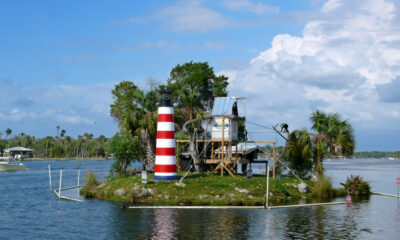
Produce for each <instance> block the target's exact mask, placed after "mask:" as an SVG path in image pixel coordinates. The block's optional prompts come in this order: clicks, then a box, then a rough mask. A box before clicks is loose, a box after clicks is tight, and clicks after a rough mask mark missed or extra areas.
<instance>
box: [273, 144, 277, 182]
mask: <svg viewBox="0 0 400 240" xmlns="http://www.w3.org/2000/svg"><path fill="white" fill-rule="evenodd" d="M272 152H273V153H272V155H273V158H274V162H273V169H272V176H273V178H274V179H275V178H276V174H275V162H276V159H275V158H276V157H275V143H273V147H272Z"/></svg>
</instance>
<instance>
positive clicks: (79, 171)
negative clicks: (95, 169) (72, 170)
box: [78, 169, 81, 186]
mask: <svg viewBox="0 0 400 240" xmlns="http://www.w3.org/2000/svg"><path fill="white" fill-rule="evenodd" d="M80 175H81V170H80V169H78V186H79V176H80Z"/></svg>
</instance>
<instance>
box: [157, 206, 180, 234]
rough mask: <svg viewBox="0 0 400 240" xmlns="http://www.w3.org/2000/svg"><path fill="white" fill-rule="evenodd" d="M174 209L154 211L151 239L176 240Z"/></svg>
mask: <svg viewBox="0 0 400 240" xmlns="http://www.w3.org/2000/svg"><path fill="white" fill-rule="evenodd" d="M176 215H178V213H177V212H176V211H174V209H155V210H154V224H153V234H152V236H153V237H152V239H176V237H175V233H176V219H177V217H178V218H179V216H176Z"/></svg>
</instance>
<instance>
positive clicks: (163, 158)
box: [153, 90, 178, 181]
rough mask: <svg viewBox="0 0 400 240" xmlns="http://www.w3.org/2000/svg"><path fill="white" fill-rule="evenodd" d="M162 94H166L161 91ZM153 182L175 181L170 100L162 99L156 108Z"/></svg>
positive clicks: (173, 134)
mask: <svg viewBox="0 0 400 240" xmlns="http://www.w3.org/2000/svg"><path fill="white" fill-rule="evenodd" d="M161 93H162V94H168V93H169V92H168V90H163V91H162V92H161ZM153 179H154V180H157V181H170V180H177V179H178V176H177V174H176V155H175V128H174V107H173V106H172V104H171V100H170V99H168V98H167V97H165V96H164V97H163V98H162V99H161V101H160V106H159V107H158V122H157V143H156V168H155V174H154V178H153Z"/></svg>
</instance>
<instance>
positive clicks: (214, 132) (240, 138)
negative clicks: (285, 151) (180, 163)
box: [177, 97, 275, 176]
mask: <svg viewBox="0 0 400 240" xmlns="http://www.w3.org/2000/svg"><path fill="white" fill-rule="evenodd" d="M244 100H245V99H244V98H240V97H217V98H215V100H214V104H213V109H212V112H211V114H209V115H207V116H205V117H203V118H202V119H201V120H202V126H203V128H204V130H205V133H204V134H202V136H201V137H199V138H198V139H196V142H197V143H198V144H196V146H197V145H199V146H200V145H201V146H202V148H203V149H202V150H201V153H200V154H199V157H201V159H202V161H203V162H204V163H205V164H207V165H209V166H210V168H212V169H213V171H217V170H220V171H221V175H223V172H224V170H225V171H227V172H228V173H229V174H230V175H231V176H234V175H233V173H232V172H234V171H235V170H234V167H233V166H237V165H238V164H249V163H250V164H251V163H252V162H253V161H254V159H255V158H256V156H257V153H258V152H259V150H260V148H259V147H258V146H254V144H272V145H273V162H274V166H275V142H273V141H248V139H247V130H246V128H245V125H246V117H245V114H244V112H245V107H244ZM241 101H242V103H241ZM239 106H241V107H239ZM210 125H211V126H210ZM187 142H189V140H177V143H187ZM199 143H202V144H199ZM180 156H181V158H185V159H190V157H191V156H190V153H188V152H186V153H181V155H180ZM263 162H265V163H267V162H268V161H263ZM273 175H274V176H275V167H274V168H273Z"/></svg>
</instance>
